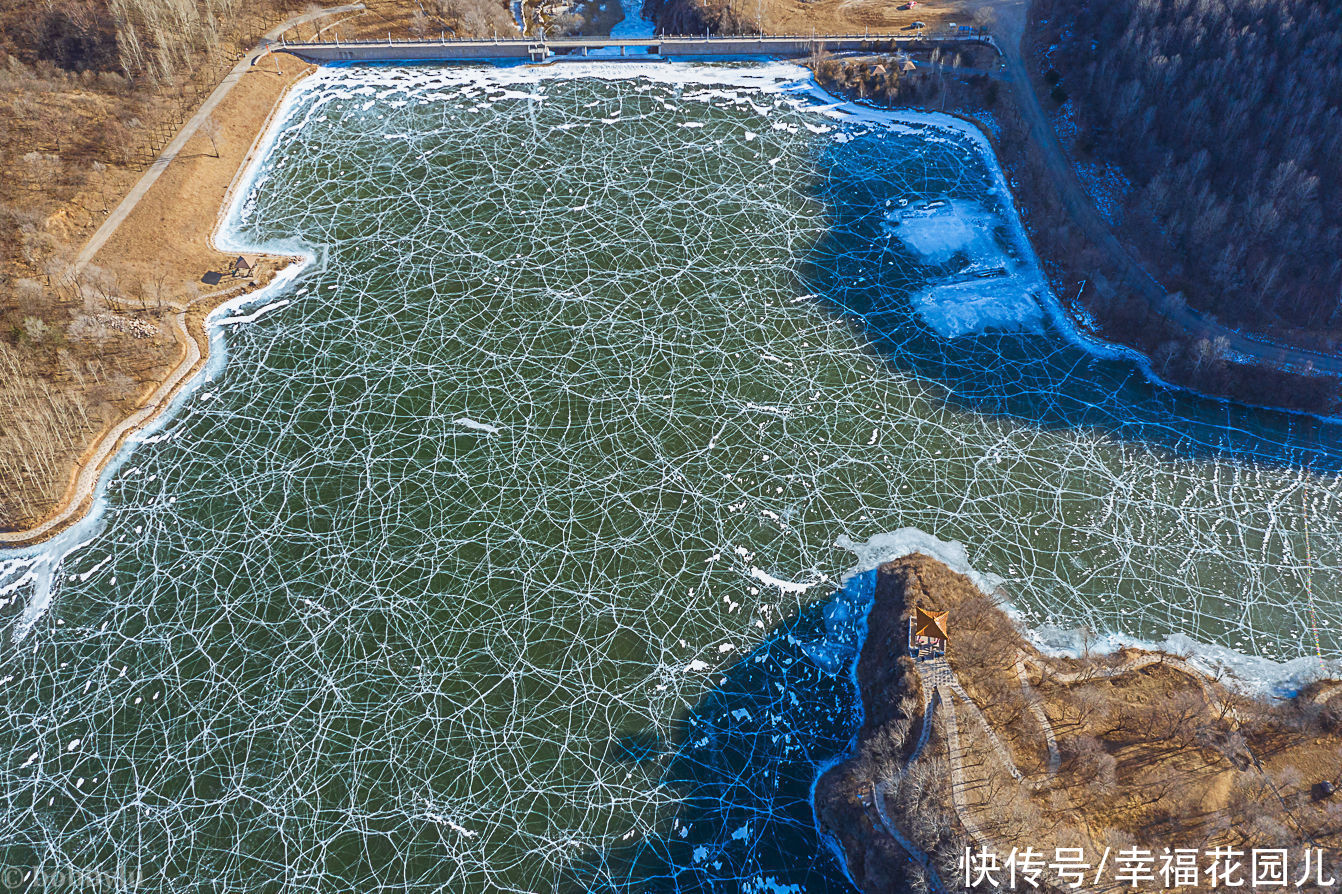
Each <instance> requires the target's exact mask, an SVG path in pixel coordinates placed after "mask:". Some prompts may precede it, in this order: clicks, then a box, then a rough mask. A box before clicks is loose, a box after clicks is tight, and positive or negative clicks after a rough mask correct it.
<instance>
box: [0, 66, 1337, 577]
mask: <svg viewBox="0 0 1342 894" xmlns="http://www.w3.org/2000/svg"><path fill="white" fill-rule="evenodd" d="M270 55H271V56H273V54H270ZM265 57H266V54H262V55H260V56H258V58H257V63H259V61H260V59H262V58H265ZM600 63H601V60H600V58H599V57H596V58H594V59H593V62H592V64H593V65H598V66H599V65H600ZM619 64H620V65H621V66H622V67H623V66H626V65H629V63H619ZM648 64H662V63H648ZM690 64H693V63H690ZM764 65H765V67H767V68H773V67H775V66H787V67H790V68H794V69H796V71H797V72H798V73H799V74H802V73H804V86H803V80H802V79H798V80H797V81H796V82H794V83H796V85H797V86H796V89H793V90H790V89H789V87H790V86H792V85H782V86H781V89H782V91H783V92H806V93H808V94H810V95H811V96H812V97H813V98H814V99H816V100H817V101H819V102H820V104H821V105H822V106H824V107H825V108H822V109H820V110H819V111H820V113H821V114H823V115H825V116H826V117H830V118H832V119H834V120H841V121H859V122H862V123H870V124H876V125H879V126H883V127H909V128H918V129H922V128H935V129H940V130H944V131H949V132H951V133H953V134H956V135H958V136H960V137H963V138H965V139H966V140H967V141H968V142H969V143H971V144H973V148H974V149H975V150H976V151H978V152H980V153H981V154H982V155H983V156H984V157H985V159H986V160H987V161H988V162H990V163H989V165H988V167H989V168H990V170H992V172H993V175H994V184H995V191H998V192H1000V193H1001V194H1002V195H1005V196H1007V197H1009V199H1010V206H1011V212H1012V215H1013V217H1014V220H1013V221H1010V223H1011V224H1012V227H1011V229H1012V235H1013V237H1014V238H1015V239H1016V240H1017V241H1018V242H1019V243H1021V246H1022V247H1025V248H1028V250H1029V251H1028V256H1029V261H1028V263H1027V264H1026V265H1024V266H1025V268H1026V270H1027V272H1029V273H1031V274H1033V275H1035V276H1037V277H1038V285H1039V286H1041V287H1042V288H1040V289H1037V290H1035V291H1034V298H1035V301H1036V302H1037V303H1038V305H1039V306H1040V309H1041V310H1042V311H1043V312H1044V314H1045V315H1046V316H1047V318H1048V320H1049V322H1050V323H1051V324H1052V328H1053V329H1054V330H1055V331H1056V332H1057V333H1058V334H1059V335H1060V336H1061V337H1062V338H1063V339H1064V340H1066V341H1067V342H1069V343H1070V344H1072V345H1073V346H1074V347H1076V348H1078V349H1079V350H1081V351H1084V352H1085V353H1087V354H1090V355H1091V356H1094V357H1097V358H1100V359H1104V360H1116V361H1120V362H1130V363H1132V364H1134V365H1135V366H1136V367H1137V369H1138V370H1139V371H1140V372H1141V374H1142V375H1143V376H1144V377H1145V378H1146V379H1147V380H1148V381H1149V382H1150V383H1151V384H1152V385H1153V386H1156V387H1159V388H1163V389H1167V390H1170V391H1177V392H1183V393H1186V394H1189V395H1192V396H1194V397H1196V398H1199V399H1203V400H1208V401H1225V400H1227V398H1223V397H1219V396H1217V395H1214V394H1210V393H1207V392H1203V391H1199V390H1197V389H1195V388H1192V387H1189V386H1185V385H1180V384H1176V383H1174V382H1170V381H1168V380H1166V379H1164V378H1162V377H1161V376H1160V375H1159V374H1158V373H1157V372H1156V370H1155V368H1154V364H1153V361H1152V360H1151V358H1150V357H1148V356H1147V355H1146V354H1145V353H1143V352H1142V351H1140V350H1138V349H1136V348H1133V347H1131V346H1128V345H1123V344H1120V343H1117V342H1110V341H1107V340H1105V339H1103V338H1101V337H1099V336H1097V335H1095V334H1093V333H1090V332H1088V331H1086V330H1085V329H1084V328H1083V327H1082V326H1081V325H1080V324H1079V323H1078V321H1077V320H1076V319H1075V318H1074V317H1073V316H1072V314H1071V313H1070V312H1069V311H1068V309H1067V307H1066V306H1065V304H1064V303H1063V302H1062V300H1061V299H1060V298H1058V296H1057V295H1056V294H1054V291H1053V289H1052V287H1051V285H1050V284H1049V282H1048V279H1047V276H1046V275H1045V273H1044V271H1043V268H1042V266H1041V259H1040V256H1039V254H1038V252H1037V251H1036V250H1035V248H1034V244H1033V242H1032V240H1031V238H1030V233H1029V230H1028V228H1027V227H1026V225H1025V223H1024V218H1023V216H1022V208H1021V206H1020V202H1019V200H1018V198H1017V196H1016V194H1015V192H1014V191H1013V190H1012V189H1011V186H1010V183H1009V182H1008V181H1007V177H1006V171H1005V168H1004V167H1003V161H1002V157H1001V154H1000V152H999V151H998V148H997V146H996V145H995V143H994V138H993V136H992V134H991V133H989V132H988V131H987V129H986V128H985V126H984V124H983V123H982V122H980V121H978V120H977V119H975V118H973V117H972V115H970V114H967V113H962V112H956V111H954V110H952V111H950V112H933V111H927V110H922V109H917V108H914V107H903V108H892V109H882V108H877V107H875V106H871V105H868V104H866V103H864V102H862V101H861V100H856V99H848V98H845V97H843V96H841V95H838V94H834V93H831V92H829V91H828V90H826V89H825V88H824V87H823V86H822V85H821V84H820V83H819V82H818V81H817V80H816V78H815V76H814V73H813V72H811V71H810V69H809V68H807V67H806V66H804V65H801V64H800V63H792V62H787V61H780V60H767V61H766V62H765V63H764ZM253 67H255V66H253ZM509 67H515V66H496V68H499V69H500V70H503V69H505V68H509ZM521 67H523V68H529V66H521ZM321 69H322V67H321V66H312V65H307V64H303V65H302V67H301V68H300V69H299V70H298V71H297V72H295V73H290V74H289V76H288V77H287V79H286V83H285V85H284V86H283V88H282V89H281V91H280V93H279V95H278V96H277V97H276V98H275V100H274V101H273V103H272V104H271V106H270V108H269V110H268V112H267V114H266V116H265V118H263V119H262V121H261V124H260V126H259V127H258V128H257V130H256V132H255V135H254V137H253V139H252V140H251V144H250V146H249V148H248V150H247V151H246V152H245V153H244V154H243V156H242V158H241V160H240V161H239V163H238V165H237V167H236V168H235V169H234V171H233V175H232V177H231V179H230V181H229V183H228V185H227V187H226V188H225V190H224V194H223V196H222V198H221V199H220V200H219V203H218V205H217V206H216V211H215V223H214V228H213V230H212V231H211V233H210V235H209V238H208V240H207V241H208V244H209V245H210V247H211V248H213V249H214V250H216V251H218V252H221V253H231V252H234V251H237V252H245V253H250V254H255V255H257V257H258V262H260V261H261V260H267V261H270V262H271V263H277V264H278V266H277V269H275V270H274V271H273V275H276V276H277V275H279V273H281V272H282V271H285V270H287V268H288V267H290V266H291V265H293V264H295V263H302V260H303V259H302V258H301V257H298V256H294V255H286V254H278V253H274V252H272V251H270V250H262V249H258V248H257V247H255V246H249V245H245V244H241V243H229V244H225V242H223V241H221V240H220V239H219V236H220V235H221V234H222V232H223V229H224V227H225V226H226V218H227V217H228V215H229V213H230V211H231V210H232V204H233V200H234V197H235V193H236V191H237V188H238V186H239V185H240V184H241V183H242V182H244V181H245V179H246V177H247V175H248V173H249V168H250V167H251V166H252V165H254V164H255V162H256V160H257V159H258V158H260V157H262V156H264V155H265V154H266V153H267V152H268V148H267V147H266V146H264V143H265V141H266V137H267V135H268V134H269V132H270V130H271V128H272V125H273V124H274V122H275V120H276V118H277V116H278V115H279V113H280V110H281V109H282V108H283V107H284V105H285V103H286V100H287V99H288V97H289V95H290V92H291V90H292V89H293V87H294V86H295V85H297V84H298V83H300V82H301V81H302V80H304V79H306V78H307V77H311V76H314V75H316V74H318V73H319V72H320V71H321ZM611 74H612V73H610V72H603V73H599V74H596V75H595V76H597V77H602V76H605V77H610V76H611ZM685 80H687V81H689V80H696V79H685ZM727 80H728V81H731V80H732V79H730V78H728V79H727ZM836 111H837V112H839V114H834V113H835V112H836ZM262 150H265V151H262ZM109 241H110V240H109ZM104 248H105V246H104ZM102 250H103V249H100V250H99V255H95V258H96V257H98V256H100V255H101V252H102ZM278 262H282V263H278ZM268 282H269V281H267V282H256V283H245V284H241V285H240V287H241V288H244V289H246V291H244V292H243V294H255V293H257V292H259V291H260V290H261V289H264V288H265V287H266V285H268ZM231 291H232V290H223V291H219V292H213V293H210V294H208V295H202V296H199V297H197V298H194V299H192V300H191V301H190V302H188V303H187V305H185V306H184V307H182V308H181V309H179V310H178V311H177V313H176V314H175V318H174V333H173V334H174V337H175V340H176V342H177V344H178V346H179V349H180V350H179V353H178V356H177V358H176V359H175V361H174V362H173V365H172V367H171V369H170V371H169V373H168V374H167V376H165V377H164V378H162V379H160V380H159V381H158V382H157V383H155V385H154V387H153V389H152V390H151V391H149V393H148V394H147V395H146V396H144V397H142V398H141V400H140V401H139V402H138V406H137V409H136V410H135V411H134V412H133V413H131V414H130V415H129V416H127V417H124V418H123V419H122V420H121V421H120V422H118V423H116V424H115V425H112V426H110V427H109V428H107V429H106V430H104V431H103V432H102V433H101V434H99V435H98V436H97V438H96V439H95V440H94V441H93V442H92V443H91V444H90V445H89V447H88V448H87V449H86V450H85V451H84V453H83V454H81V456H80V457H79V459H78V461H77V462H76V463H75V465H74V466H73V467H72V468H71V473H70V478H69V483H68V484H67V486H66V489H65V492H64V493H63V494H62V496H61V499H60V501H59V504H58V508H57V509H56V510H55V511H54V512H53V513H51V514H50V515H48V516H47V517H46V518H44V519H43V520H42V521H41V522H39V523H38V524H36V525H33V526H30V527H28V528H25V529H22V530H18V531H5V532H0V551H8V550H11V549H23V548H28V547H33V546H38V545H40V544H42V543H43V542H46V541H49V540H50V539H52V538H53V537H55V536H56V535H58V534H60V533H61V532H62V531H64V530H66V529H68V528H70V527H72V526H74V525H75V524H77V523H78V522H79V521H80V519H81V517H82V516H83V515H85V514H87V512H88V511H89V509H91V506H92V503H93V502H94V500H95V499H96V491H97V489H98V479H99V478H100V477H101V474H102V470H103V468H104V467H105V466H106V465H107V464H108V463H109V462H110V461H111V459H112V458H113V456H114V455H115V453H116V452H117V451H118V450H119V449H120V448H121V447H123V446H125V445H126V444H127V442H128V440H129V439H130V438H131V436H133V435H134V433H135V432H136V431H138V430H140V429H142V428H144V427H146V426H148V425H149V424H150V423H151V422H152V421H153V419H154V417H155V416H156V415H157V414H158V413H160V412H163V411H164V410H165V409H166V407H167V405H168V404H170V403H171V401H172V399H173V398H174V396H175V394H176V391H177V390H178V389H179V388H180V387H181V386H182V385H183V383H184V382H186V381H187V380H189V379H190V378H191V377H192V376H194V375H195V373H196V372H197V371H198V370H199V368H200V367H201V366H202V363H203V358H205V357H206V355H208V352H209V334H208V332H207V331H205V330H204V329H203V328H199V327H203V324H204V318H201V319H196V318H195V315H194V308H195V306H196V305H197V304H198V303H200V302H203V301H208V300H210V299H215V298H218V299H222V300H221V301H220V303H219V305H215V307H218V306H222V304H223V303H224V302H227V301H232V300H233V298H232V297H229V296H230V294H231ZM215 307H211V308H210V310H209V311H208V312H207V316H208V313H212V312H213V310H214V309H215ZM193 327H196V328H193ZM1233 403H1236V404H1238V405H1240V406H1242V407H1245V408H1248V409H1250V410H1253V411H1257V412H1268V413H1281V414H1285V415H1288V416H1303V417H1307V418H1313V419H1316V420H1318V421H1320V422H1323V423H1325V424H1336V423H1338V422H1342V416H1337V415H1335V416H1325V415H1322V414H1320V413H1314V412H1309V411H1307V410H1295V409H1290V408H1284V407H1273V406H1269V405H1265V404H1254V403H1250V402H1246V401H1233Z"/></svg>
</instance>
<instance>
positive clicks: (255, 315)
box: [219, 298, 289, 326]
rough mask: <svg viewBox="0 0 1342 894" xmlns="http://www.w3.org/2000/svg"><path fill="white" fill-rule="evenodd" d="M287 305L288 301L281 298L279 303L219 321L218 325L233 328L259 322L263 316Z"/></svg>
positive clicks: (273, 302)
mask: <svg viewBox="0 0 1342 894" xmlns="http://www.w3.org/2000/svg"><path fill="white" fill-rule="evenodd" d="M288 304H289V299H288V298H282V299H280V300H279V301H272V302H271V303H270V304H267V305H266V306H265V307H262V308H258V309H257V310H254V311H252V312H251V313H249V314H244V315H243V316H240V317H229V318H228V319H226V320H220V321H219V325H220V326H235V325H237V324H238V323H252V322H255V321H256V320H259V319H260V318H261V317H263V316H265V315H266V314H268V313H271V312H272V311H277V310H279V309H280V308H281V307H286V306H287V305H288Z"/></svg>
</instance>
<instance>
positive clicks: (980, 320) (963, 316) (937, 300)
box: [910, 276, 1044, 338]
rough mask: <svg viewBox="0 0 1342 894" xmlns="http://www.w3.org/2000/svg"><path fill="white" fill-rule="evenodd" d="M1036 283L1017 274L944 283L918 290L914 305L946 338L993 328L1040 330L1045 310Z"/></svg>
mask: <svg viewBox="0 0 1342 894" xmlns="http://www.w3.org/2000/svg"><path fill="white" fill-rule="evenodd" d="M1034 285H1036V283H1033V282H1031V281H1030V280H1026V279H1023V278H1021V277H1017V276H998V277H992V278H989V279H970V280H965V281H963V282H954V283H941V284H938V285H934V286H929V287H928V288H925V289H923V290H922V291H920V292H916V293H914V295H913V296H912V298H911V299H910V300H911V301H912V302H913V309H914V310H915V311H917V313H918V316H919V317H921V318H922V320H923V322H924V323H926V324H927V325H928V326H930V327H932V330H933V331H934V332H936V333H937V335H940V336H941V337H942V338H960V337H962V336H966V335H982V334H983V333H984V332H987V331H989V330H1005V331H1017V330H1027V331H1033V332H1037V331H1039V329H1040V327H1041V326H1043V323H1044V311H1043V309H1042V308H1040V306H1039V302H1038V301H1036V300H1035V297H1034V289H1033V288H1032V286H1034Z"/></svg>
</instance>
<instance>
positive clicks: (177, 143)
mask: <svg viewBox="0 0 1342 894" xmlns="http://www.w3.org/2000/svg"><path fill="white" fill-rule="evenodd" d="M363 8H364V6H363V4H362V3H353V4H348V5H345V6H335V7H331V8H329V9H322V10H319V11H317V12H311V13H307V14H305V15H301V16H296V17H294V18H292V19H289V20H288V21H287V22H285V23H283V24H282V25H279V26H277V27H276V28H274V29H272V30H270V31H268V32H266V35H265V42H263V44H262V46H259V47H257V48H256V49H254V50H253V51H252V52H250V53H248V54H247V55H246V56H244V57H243V59H242V60H241V61H240V62H239V63H238V64H237V65H236V66H234V67H233V70H232V71H230V72H229V73H228V75H227V76H226V77H225V78H224V79H223V80H222V81H220V82H219V86H217V87H216V88H215V89H214V92H212V93H211V94H210V95H209V96H208V97H207V98H206V100H205V102H204V103H202V104H201V107H200V109H199V110H197V112H196V114H195V115H193V116H191V120H189V121H187V122H186V124H185V125H184V126H183V127H182V130H181V132H180V133H178V134H177V136H176V137H175V138H173V140H172V142H171V143H169V144H168V145H167V147H166V148H165V149H164V150H163V153H162V154H161V155H160V156H159V157H158V158H157V159H155V160H154V163H153V164H152V165H150V167H149V170H148V171H146V172H145V174H144V176H143V177H141V178H140V180H139V182H138V183H136V184H135V187H134V188H133V189H132V190H131V191H130V192H129V193H127V194H126V197H125V198H123V199H122V200H121V203H120V204H119V205H117V206H116V208H115V209H114V210H113V211H112V213H111V214H110V215H108V217H107V220H105V221H103V224H102V226H100V227H99V228H98V229H97V231H96V232H95V233H94V234H93V235H92V236H91V237H90V238H89V241H88V243H87V244H85V246H84V248H83V249H82V250H81V251H80V252H79V254H78V255H77V256H76V257H75V262H74V275H76V276H77V275H78V274H79V273H80V272H81V271H82V270H83V269H84V268H85V267H86V266H88V263H89V261H91V260H92V259H93V258H94V256H96V255H97V254H98V251H99V249H101V248H102V247H103V245H105V244H106V243H107V240H108V239H109V238H111V236H112V234H113V233H115V232H116V229H117V227H119V226H120V225H121V223H122V222H123V221H124V220H125V219H126V218H127V216H129V215H130V213H131V212H132V211H133V210H135V206H136V205H137V204H138V203H139V201H140V199H141V198H143V197H144V195H145V193H147V192H148V191H149V188H150V187H151V186H153V185H154V182H155V181H157V180H158V178H159V175H161V174H162V173H163V171H164V170H166V169H167V167H168V165H169V164H171V163H172V161H173V159H175V158H176V157H177V154H178V153H179V152H181V151H182V147H183V146H185V145H186V143H187V141H188V140H190V139H191V136H192V135H193V134H194V133H195V132H196V130H197V128H199V127H200V125H201V122H202V121H204V120H205V119H206V117H208V116H209V114H210V112H211V111H213V109H214V108H215V107H216V106H217V105H219V101H220V100H222V99H223V98H224V97H225V96H226V95H228V91H229V90H231V89H233V85H234V84H236V83H237V82H238V80H239V79H240V78H241V77H242V75H243V73H244V72H246V70H247V69H248V68H249V67H250V66H251V65H252V63H253V62H254V61H255V60H256V58H257V56H259V55H260V54H261V53H263V52H264V51H265V45H266V42H269V41H274V40H277V39H278V38H279V36H280V34H282V33H283V32H284V31H285V30H287V29H289V28H293V27H295V26H297V25H303V24H307V23H308V22H310V21H313V20H314V19H318V18H321V17H322V16H328V15H333V14H336V13H341V12H352V11H355V10H359V9H363ZM213 297H215V296H214V295H206V296H202V297H201V298H199V299H196V300H206V299H209V298H213ZM193 303H194V302H193ZM189 307H190V305H188V306H187V307H183V308H179V309H178V310H177V312H176V313H175V314H174V315H173V318H172V322H173V329H174V335H175V336H176V339H177V342H178V344H180V345H181V346H182V356H181V358H180V359H179V360H178V362H177V365H176V366H175V367H173V370H172V372H171V373H169V374H168V376H167V377H166V378H165V379H164V380H163V381H162V382H160V383H159V386H158V387H157V388H156V389H155V390H154V393H153V394H152V395H150V397H149V399H148V400H147V401H145V403H144V404H142V405H141V406H140V407H139V408H137V409H136V410H135V412H134V413H132V414H131V415H130V416H128V417H127V418H125V419H123V420H121V422H119V423H118V424H117V425H116V426H115V427H113V428H112V429H111V430H110V431H108V432H107V433H106V434H104V435H103V436H102V438H101V439H100V440H99V441H98V443H97V444H96V445H95V446H94V447H93V449H92V452H91V454H89V455H88V456H87V457H86V459H85V461H84V462H83V464H82V465H81V466H80V468H79V471H78V473H77V474H76V476H75V480H74V481H73V482H72V484H71V485H70V487H69V489H68V490H67V491H66V495H65V497H64V502H63V503H62V506H61V509H60V511H59V512H57V513H56V514H55V515H53V516H51V517H50V518H48V519H46V520H45V521H44V522H42V524H40V525H38V526H36V527H34V528H29V529H28V530H26V531H9V532H4V533H0V547H10V546H23V545H26V544H30V543H35V542H37V541H39V540H42V539H44V538H46V537H48V536H50V535H51V534H53V533H55V532H57V531H59V530H60V529H62V528H64V527H65V526H66V525H67V524H69V523H70V522H71V521H72V520H73V519H74V518H75V517H76V516H77V515H79V514H81V513H82V512H83V511H84V506H85V503H86V501H87V500H88V499H89V496H90V495H91V494H92V493H93V488H94V486H95V485H96V483H97V481H98V476H99V475H101V474H102V469H103V466H104V465H105V464H106V463H107V461H108V460H109V459H110V458H111V457H112V455H113V454H114V453H115V452H116V450H117V449H118V448H119V447H120V445H121V442H122V441H123V440H124V439H125V438H126V437H127V436H128V435H129V434H130V433H131V432H133V431H135V430H137V429H139V428H140V427H141V426H143V425H145V424H147V423H148V422H149V420H151V419H152V418H153V417H154V416H156V415H157V414H158V413H159V412H160V411H161V410H162V409H163V408H164V407H165V406H166V405H167V404H168V402H169V401H170V400H171V399H172V397H173V395H174V394H176V393H177V389H178V387H180V386H181V384H182V383H183V382H184V381H185V380H186V379H187V378H188V377H189V376H190V374H191V373H192V372H193V371H194V370H195V369H196V367H197V366H198V365H199V364H200V362H201V359H202V355H201V350H200V345H199V344H198V343H197V342H196V340H195V339H194V338H192V337H191V335H190V333H189V332H188V330H187V325H186V317H187V313H188V310H189Z"/></svg>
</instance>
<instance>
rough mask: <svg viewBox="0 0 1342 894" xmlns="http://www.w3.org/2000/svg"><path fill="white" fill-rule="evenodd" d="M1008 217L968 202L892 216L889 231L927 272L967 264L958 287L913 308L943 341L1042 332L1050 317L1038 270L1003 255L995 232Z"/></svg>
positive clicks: (925, 296)
mask: <svg viewBox="0 0 1342 894" xmlns="http://www.w3.org/2000/svg"><path fill="white" fill-rule="evenodd" d="M1000 224H1001V219H1000V218H999V216H998V215H996V214H994V213H993V212H992V211H991V210H989V209H988V208H985V207H984V206H982V205H980V204H978V203H976V202H972V201H968V200H964V199H952V200H947V199H934V200H932V201H929V202H922V203H918V204H916V205H912V206H909V207H901V208H895V209H892V210H891V211H889V212H888V213H887V214H886V223H885V229H886V232H887V233H889V234H890V235H891V236H893V237H895V238H897V239H898V240H899V242H900V244H901V245H903V246H904V248H905V249H906V250H907V251H908V252H909V253H910V254H911V255H913V256H914V257H915V258H917V259H918V261H919V262H920V263H922V264H924V265H926V266H931V267H938V266H942V265H945V264H949V263H952V262H953V261H954V260H955V259H956V258H957V257H959V258H962V259H963V260H964V266H962V267H961V268H960V269H959V270H957V271H956V272H955V274H954V278H953V279H952V280H951V281H943V282H935V283H932V284H930V285H928V286H927V287H926V288H924V289H922V290H921V291H919V292H917V293H915V294H914V295H913V297H912V299H911V300H912V302H913V308H914V310H915V311H917V313H918V315H919V316H920V317H921V318H922V319H923V322H925V323H927V325H928V326H930V327H932V329H933V330H934V331H935V332H936V333H937V334H938V335H940V336H941V337H942V338H959V337H961V336H965V335H975V334H982V333H984V332H987V331H988V330H990V329H996V330H1020V329H1025V330H1033V331H1037V330H1038V329H1039V327H1040V326H1041V325H1042V324H1043V322H1044V312H1043V309H1042V308H1041V307H1040V305H1039V302H1038V301H1037V300H1036V299H1035V296H1034V293H1035V292H1036V291H1038V290H1041V289H1043V288H1044V283H1043V282H1042V280H1041V279H1040V278H1039V276H1038V275H1037V273H1036V271H1035V270H1034V269H1033V268H1032V267H1030V266H1026V265H1023V264H1020V263H1018V262H1017V261H1015V260H1013V259H1012V258H1011V256H1010V255H1009V254H1008V253H1007V252H1006V251H1005V250H1004V249H1003V247H1002V246H1001V244H1000V243H999V242H998V238H997V236H996V235H995V234H994V230H995V229H996V228H997V227H998V226H1000Z"/></svg>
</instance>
